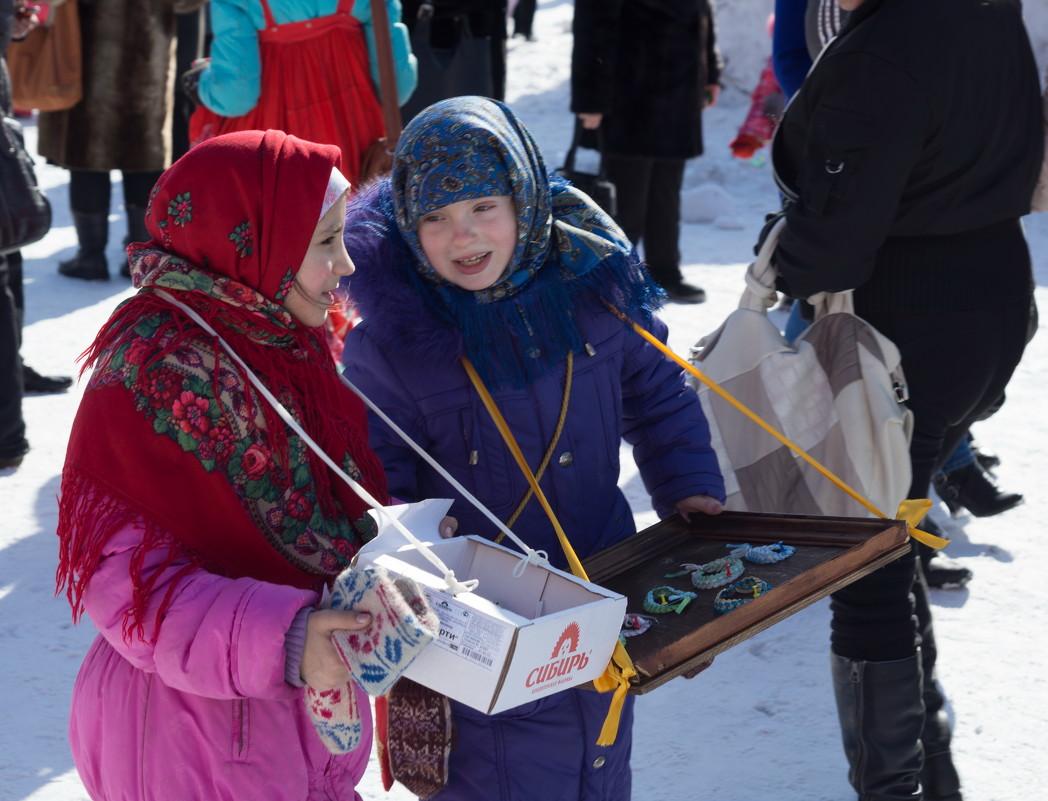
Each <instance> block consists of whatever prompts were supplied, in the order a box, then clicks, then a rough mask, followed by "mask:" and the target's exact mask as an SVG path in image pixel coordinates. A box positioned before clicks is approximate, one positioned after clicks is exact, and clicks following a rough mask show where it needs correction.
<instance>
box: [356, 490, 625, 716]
mask: <svg viewBox="0 0 1048 801" xmlns="http://www.w3.org/2000/svg"><path fill="white" fill-rule="evenodd" d="M441 504H450V502H443V501H437V502H434V501H424V502H422V503H420V504H407V505H404V506H397V507H391V508H390V509H389V511H391V512H393V513H394V514H395V515H396V516H397V517H398V519H400V520H401V522H402V523H404V525H405V526H406V527H407V528H408V530H409V531H411V532H412V534H414V535H415V536H416V537H418V538H419V539H424V540H427V541H428V542H427V546H428V547H429V548H430V549H431V551H432V553H433V554H435V555H436V556H437V557H439V559H440V560H441V561H442V562H443V563H444V564H445V565H446V566H447V567H448V568H449V569H451V570H452V571H454V573H455V577H456V578H457V579H458V580H459V581H467V580H469V579H477V580H478V581H479V584H478V586H477V588H476V590H474V591H473V592H462V593H459V594H458V595H457V596H455V595H452V594H451V593H450V592H449V591H448V590H447V585H446V583H445V581H444V577H443V575H442V574H441V572H440V570H439V568H437V567H436V566H434V565H433V564H431V563H430V561H428V560H427V559H426V558H425V556H424V554H423V553H422V552H421V551H420V550H419V548H418V547H416V546H415V545H414V544H411V543H409V542H408V541H407V540H406V539H405V538H404V537H403V536H402V535H400V534H399V533H397V532H396V530H395V529H392V530H390V527H389V526H388V525H386V524H380V534H379V536H378V537H377V538H376V539H375V540H372V541H371V542H370V543H368V544H367V545H366V546H365V547H364V548H362V549H361V551H360V552H359V554H358V556H357V560H358V563H359V564H367V563H373V564H377V565H381V566H382V567H384V568H386V569H387V570H389V571H390V572H391V573H395V574H399V575H404V576H407V577H409V578H411V579H413V580H414V581H416V582H417V583H418V584H419V585H420V586H421V587H422V589H423V592H424V593H425V594H426V598H427V600H428V601H429V604H430V606H431V607H432V608H433V609H434V611H436V613H437V615H438V616H439V617H440V623H441V626H440V636H439V637H438V638H437V640H436V641H435V642H433V643H431V644H430V645H428V646H426V648H425V649H423V651H422V652H421V653H420V654H419V655H418V657H416V659H415V660H414V661H413V662H412V663H411V664H410V666H409V667H408V668H407V670H406V671H405V672H404V675H405V676H406V677H407V678H409V679H411V680H412V681H416V682H418V683H419V684H423V685H425V686H426V687H429V688H431V689H433V690H436V691H437V692H440V693H443V694H444V695H447V696H448V697H450V698H454V699H455V700H456V701H460V702H461V703H464V704H466V705H468V706H470V707H473V708H474V709H477V710H480V711H481V712H485V713H487V714H493V713H495V712H502V711H504V710H507V709H511V708H513V707H515V706H519V705H521V704H524V703H528V702H530V701H534V700H536V699H538V698H542V697H544V696H547V695H550V694H552V693H555V692H560V691H561V690H565V689H567V688H569V687H574V686H576V685H579V684H583V683H586V682H589V681H592V680H593V679H595V678H597V677H598V676H600V675H601V674H602V673H603V672H604V669H605V667H606V666H607V664H608V660H609V659H610V658H611V654H612V651H613V650H614V648H615V641H616V639H617V638H618V635H619V631H620V629H621V627H622V618H623V615H624V614H625V611H626V599H625V597H624V596H622V595H620V594H619V593H616V592H612V591H610V590H606V589H604V588H603V587H599V586H597V585H595V584H591V583H589V582H585V581H581V580H580V579H577V578H575V577H574V576H572V575H571V574H569V573H565V572H564V571H561V570H557V569H555V568H551V567H538V566H536V565H528V566H527V567H526V569H524V570H523V572H521V574H520V575H514V570H515V569H519V566H520V563H521V559H522V555H521V553H520V552H519V551H514V550H510V549H508V548H504V547H502V546H501V545H496V544H494V543H492V542H489V541H488V540H485V539H482V538H479V537H470V536H465V537H455V538H453V539H447V540H442V539H439V538H436V537H434V536H433V533H435V532H436V530H437V523H439V521H440V519H441V518H442V517H443V514H444V512H443V511H441V510H440V505H441ZM446 508H447V505H444V506H443V509H444V510H446Z"/></svg>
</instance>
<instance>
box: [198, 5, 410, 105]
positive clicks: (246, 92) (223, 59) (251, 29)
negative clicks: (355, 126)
mask: <svg viewBox="0 0 1048 801" xmlns="http://www.w3.org/2000/svg"><path fill="white" fill-rule="evenodd" d="M337 6H338V0H272V2H270V3H269V7H270V9H271V10H272V12H273V17H274V18H275V19H276V21H277V22H278V23H282V22H296V21H299V20H307V19H311V18H313V17H321V16H325V15H328V14H332V13H334V11H335V8H336V7H337ZM386 7H387V8H388V9H389V19H390V23H391V28H392V29H391V35H392V39H393V64H394V66H395V68H396V75H397V101H398V102H397V105H403V104H404V103H405V102H407V99H408V98H409V97H411V93H412V92H414V91H415V84H416V83H417V81H418V65H417V62H416V61H415V56H414V55H412V53H411V43H410V41H409V39H408V31H407V28H405V27H404V24H403V23H402V22H400V13H401V12H400V0H386ZM210 14H211V31H212V34H213V35H214V40H213V41H212V43H211V63H210V65H209V67H208V68H206V69H205V70H204V71H203V72H202V73H201V75H200V85H199V88H198V90H197V91H198V92H199V95H200V100H201V102H203V103H204V105H206V106H207V107H208V108H209V109H211V110H212V111H214V112H216V113H218V114H222V115H224V116H226V117H238V116H240V115H241V114H246V113H247V112H248V111H250V110H251V109H253V108H254V107H255V104H256V103H258V99H259V93H260V91H261V76H262V64H261V61H260V60H259V48H258V31H260V30H262V28H264V27H265V17H264V15H263V11H262V4H261V3H260V2H259V0H211V3H210ZM353 16H354V17H355V18H356V19H358V20H359V21H360V24H361V25H362V26H363V27H364V36H365V38H366V39H367V45H368V61H369V65H370V72H371V80H372V81H373V82H374V84H375V86H376V87H377V86H378V85H379V80H378V60H377V58H376V56H375V32H374V30H372V25H371V3H370V2H369V1H368V0H356V2H355V3H354V4H353Z"/></svg>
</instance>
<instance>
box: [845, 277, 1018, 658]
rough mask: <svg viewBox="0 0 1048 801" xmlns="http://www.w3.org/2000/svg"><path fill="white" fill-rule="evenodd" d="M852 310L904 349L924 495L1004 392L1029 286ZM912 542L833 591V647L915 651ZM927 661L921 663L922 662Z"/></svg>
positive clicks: (878, 653)
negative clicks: (977, 304)
mask: <svg viewBox="0 0 1048 801" xmlns="http://www.w3.org/2000/svg"><path fill="white" fill-rule="evenodd" d="M860 301H861V298H860V296H859V295H857V296H856V309H855V311H856V313H857V314H858V315H859V316H860V317H863V318H864V319H866V320H867V321H869V322H870V324H871V325H873V326H874V327H875V328H877V329H878V330H879V331H880V332H881V333H882V334H884V335H885V336H886V337H888V339H890V340H892V341H893V342H894V343H895V344H896V345H897V346H898V348H899V351H900V353H901V354H902V367H903V370H904V372H905V373H906V380H907V382H908V384H909V390H910V400H909V402H908V404H907V405H908V406H909V407H910V409H911V410H912V411H913V419H914V432H913V440H912V442H911V444H910V462H911V465H912V468H913V482H912V484H911V486H910V496H909V497H911V498H923V497H927V494H928V484H929V482H930V481H931V477H932V475H933V474H934V473H935V471H936V470H938V469H939V467H940V466H941V465H942V464H943V463H944V462H945V461H946V458H947V457H948V456H949V455H950V454H951V453H952V452H953V450H954V448H956V447H957V444H958V443H959V442H960V441H961V438H962V437H964V436H965V434H966V432H967V431H968V428H969V426H971V424H972V423H973V422H975V421H976V420H978V419H979V418H980V417H981V416H982V415H983V414H985V412H986V410H987V409H989V408H990V407H991V406H992V405H993V404H994V403H995V402H996V401H997V399H998V398H999V397H1000V396H1001V395H1002V394H1003V392H1004V388H1005V386H1006V385H1007V383H1008V380H1009V379H1010V378H1011V376H1012V373H1013V372H1014V371H1015V368H1016V366H1017V365H1018V364H1019V359H1020V358H1021V357H1022V353H1023V349H1024V348H1025V346H1026V341H1027V328H1028V321H1029V319H1030V301H1031V298H1030V296H1029V295H1024V296H1022V297H1021V298H1018V299H1016V300H1015V301H1013V302H1011V303H1007V304H1002V305H1000V306H995V307H991V308H984V309H978V310H974V311H972V310H969V311H959V312H951V311H927V312H922V313H919V314H916V313H914V314H885V313H877V312H872V311H869V310H863V309H862V304H861V302H860ZM915 578H916V557H915V551H911V553H910V554H908V555H907V556H905V557H903V558H902V559H899V560H897V561H895V562H893V563H891V564H889V565H886V566H885V567H882V568H881V569H880V570H877V571H875V572H873V573H871V574H870V575H869V576H866V577H865V578H863V579H860V580H859V581H857V582H855V583H854V584H851V585H849V586H848V587H845V588H844V589H843V590H840V591H838V592H836V593H834V595H833V598H832V601H831V609H832V610H833V621H832V624H831V627H832V634H831V642H832V646H833V652H834V653H836V654H838V655H839V656H844V657H848V658H850V659H863V660H869V661H886V660H894V659H903V658H905V657H907V656H910V655H912V654H913V653H914V651H915V649H916V646H917V643H918V637H917V632H918V629H917V628H916V627H915V625H914V623H915V620H916V619H917V618H915V611H914V607H913V596H912V593H913V591H914V581H915ZM917 613H918V614H919V616H920V618H922V619H920V620H919V623H920V626H921V629H923V630H925V631H927V632H929V633H930V632H931V621H930V619H928V620H925V619H923V618H924V617H925V616H928V617H930V613H929V612H928V610H927V605H926V604H925V605H923V609H921V608H918V610H917ZM930 667H933V666H930V665H927V664H926V665H925V668H926V669H929V668H930Z"/></svg>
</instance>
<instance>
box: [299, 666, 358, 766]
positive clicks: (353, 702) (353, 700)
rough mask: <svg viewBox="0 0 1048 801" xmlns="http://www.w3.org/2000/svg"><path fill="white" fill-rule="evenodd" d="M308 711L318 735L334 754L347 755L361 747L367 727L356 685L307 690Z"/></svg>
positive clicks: (309, 688) (350, 683)
mask: <svg viewBox="0 0 1048 801" xmlns="http://www.w3.org/2000/svg"><path fill="white" fill-rule="evenodd" d="M306 707H307V708H308V709H309V716H310V718H312V719H313V725H314V726H315V727H316V730H317V734H318V735H320V739H321V740H323V741H324V745H326V746H327V749H328V751H330V752H331V753H332V754H348V753H349V752H350V751H352V750H353V749H354V748H356V747H357V746H358V745H360V738H361V736H362V734H363V731H364V727H363V724H362V723H361V721H360V710H359V709H358V708H357V691H356V688H355V687H354V686H353V682H351V681H348V682H346V683H345V684H344V685H342V686H341V687H336V688H335V689H333V690H327V691H325V692H320V691H319V690H314V689H313V688H312V687H306Z"/></svg>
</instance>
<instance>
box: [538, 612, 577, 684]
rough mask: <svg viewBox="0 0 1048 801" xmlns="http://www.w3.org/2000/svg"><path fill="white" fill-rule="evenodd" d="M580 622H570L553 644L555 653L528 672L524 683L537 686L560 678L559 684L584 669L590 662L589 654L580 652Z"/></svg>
mask: <svg viewBox="0 0 1048 801" xmlns="http://www.w3.org/2000/svg"><path fill="white" fill-rule="evenodd" d="M579 636H580V632H579V624H578V623H569V624H568V626H567V628H565V629H564V631H563V632H561V635H560V637H559V638H558V639H557V644H556V645H554V646H553V653H552V654H550V660H551V661H549V662H547V663H546V664H545V665H542V666H541V667H537V668H535V669H534V670H532V671H531V672H530V673H529V674H528V678H527V681H525V682H524V684H525V685H526V686H528V687H535V686H537V685H540V684H547V683H549V682H551V681H555V680H556V679H560V681H558V682H557V684H563V683H564V682H565V681H567V680H568V679H567V678H565V677H567V676H570V675H571V674H572V673H574V672H575V671H577V670H582V668H584V667H586V666H587V665H588V664H589V655H588V654H584V653H578V648H579Z"/></svg>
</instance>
